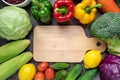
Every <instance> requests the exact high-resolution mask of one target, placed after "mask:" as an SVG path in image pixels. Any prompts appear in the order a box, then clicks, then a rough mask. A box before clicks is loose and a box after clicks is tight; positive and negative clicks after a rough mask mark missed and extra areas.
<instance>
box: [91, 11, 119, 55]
mask: <svg viewBox="0 0 120 80" xmlns="http://www.w3.org/2000/svg"><path fill="white" fill-rule="evenodd" d="M90 32H91V34H92V36H94V37H96V38H98V39H100V40H103V41H105V42H106V43H107V47H108V51H109V52H110V53H115V54H117V53H120V40H119V36H120V13H112V12H108V13H105V14H103V15H102V16H100V17H98V18H97V19H96V20H95V22H94V23H93V24H92V26H91V29H90Z"/></svg>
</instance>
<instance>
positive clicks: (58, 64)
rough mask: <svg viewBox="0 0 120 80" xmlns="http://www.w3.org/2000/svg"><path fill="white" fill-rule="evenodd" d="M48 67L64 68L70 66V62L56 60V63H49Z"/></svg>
mask: <svg viewBox="0 0 120 80" xmlns="http://www.w3.org/2000/svg"><path fill="white" fill-rule="evenodd" d="M50 67H51V68H53V69H55V70H62V69H66V68H68V67H70V64H68V63H65V62H57V63H54V64H52V65H50Z"/></svg>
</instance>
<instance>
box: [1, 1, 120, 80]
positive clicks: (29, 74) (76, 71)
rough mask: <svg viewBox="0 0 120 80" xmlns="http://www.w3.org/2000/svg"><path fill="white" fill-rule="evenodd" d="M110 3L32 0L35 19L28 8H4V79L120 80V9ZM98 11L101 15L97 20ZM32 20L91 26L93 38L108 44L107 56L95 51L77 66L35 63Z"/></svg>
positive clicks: (2, 18) (2, 61)
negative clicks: (97, 79)
mask: <svg viewBox="0 0 120 80" xmlns="http://www.w3.org/2000/svg"><path fill="white" fill-rule="evenodd" d="M9 1H10V0H9ZM21 1H22V0H21ZM106 1H107V0H81V1H78V2H77V1H75V0H56V1H54V3H51V1H49V0H32V1H31V5H29V6H30V7H29V11H30V13H29V14H31V16H29V14H28V13H27V11H26V10H25V9H26V8H25V9H24V8H19V7H15V6H6V7H4V8H2V9H0V38H4V39H6V40H7V42H6V44H3V45H1V46H0V80H7V79H8V78H9V77H11V76H12V75H14V74H15V73H17V78H18V79H19V80H93V79H94V78H95V77H96V76H97V74H98V73H99V75H98V76H99V77H100V80H120V65H119V64H120V38H119V37H120V8H119V6H118V5H117V4H116V3H115V0H109V1H107V2H106ZM74 2H76V3H74ZM97 8H99V9H97ZM98 11H99V12H101V15H99V16H98V17H96V13H97V12H98ZM31 17H32V18H33V19H35V20H36V21H38V23H40V24H42V25H45V24H51V22H52V20H54V21H56V22H57V23H58V24H59V23H62V24H64V23H66V22H70V21H71V20H75V21H78V22H79V23H80V24H83V25H86V26H87V24H90V35H91V36H92V37H95V38H97V39H100V40H102V41H104V42H106V45H107V50H106V52H107V53H106V54H103V55H102V53H101V52H100V51H99V50H92V49H91V50H88V51H87V52H86V53H85V55H84V59H83V61H82V62H80V63H74V64H72V63H67V62H54V63H48V62H45V61H44V62H35V61H34V60H33V59H32V53H31V52H30V51H29V49H27V48H28V46H29V45H30V44H31V43H30V40H29V39H27V38H28V36H29V32H30V31H31V30H32V22H31ZM33 25H34V24H33ZM38 35H39V34H38ZM103 56H104V57H103ZM31 59H32V61H31ZM33 62H34V63H33Z"/></svg>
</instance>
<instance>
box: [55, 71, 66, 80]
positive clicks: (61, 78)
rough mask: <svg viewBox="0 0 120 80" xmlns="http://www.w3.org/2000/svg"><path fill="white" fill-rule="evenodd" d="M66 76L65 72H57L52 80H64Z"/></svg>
mask: <svg viewBox="0 0 120 80" xmlns="http://www.w3.org/2000/svg"><path fill="white" fill-rule="evenodd" d="M66 76H67V71H66V70H60V71H57V72H56V74H55V77H54V80H64V79H65V78H66Z"/></svg>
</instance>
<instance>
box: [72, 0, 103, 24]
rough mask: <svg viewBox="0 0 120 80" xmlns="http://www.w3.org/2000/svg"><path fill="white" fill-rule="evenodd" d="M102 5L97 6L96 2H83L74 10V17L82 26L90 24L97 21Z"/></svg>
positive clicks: (88, 0) (85, 0)
mask: <svg viewBox="0 0 120 80" xmlns="http://www.w3.org/2000/svg"><path fill="white" fill-rule="evenodd" d="M101 6H102V5H101V4H97V5H96V1H95V0H82V2H81V3H78V4H77V5H76V6H75V8H74V17H75V18H76V19H78V20H79V22H80V23H82V24H88V23H90V22H92V21H93V20H94V19H95V16H96V12H97V9H96V8H101Z"/></svg>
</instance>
